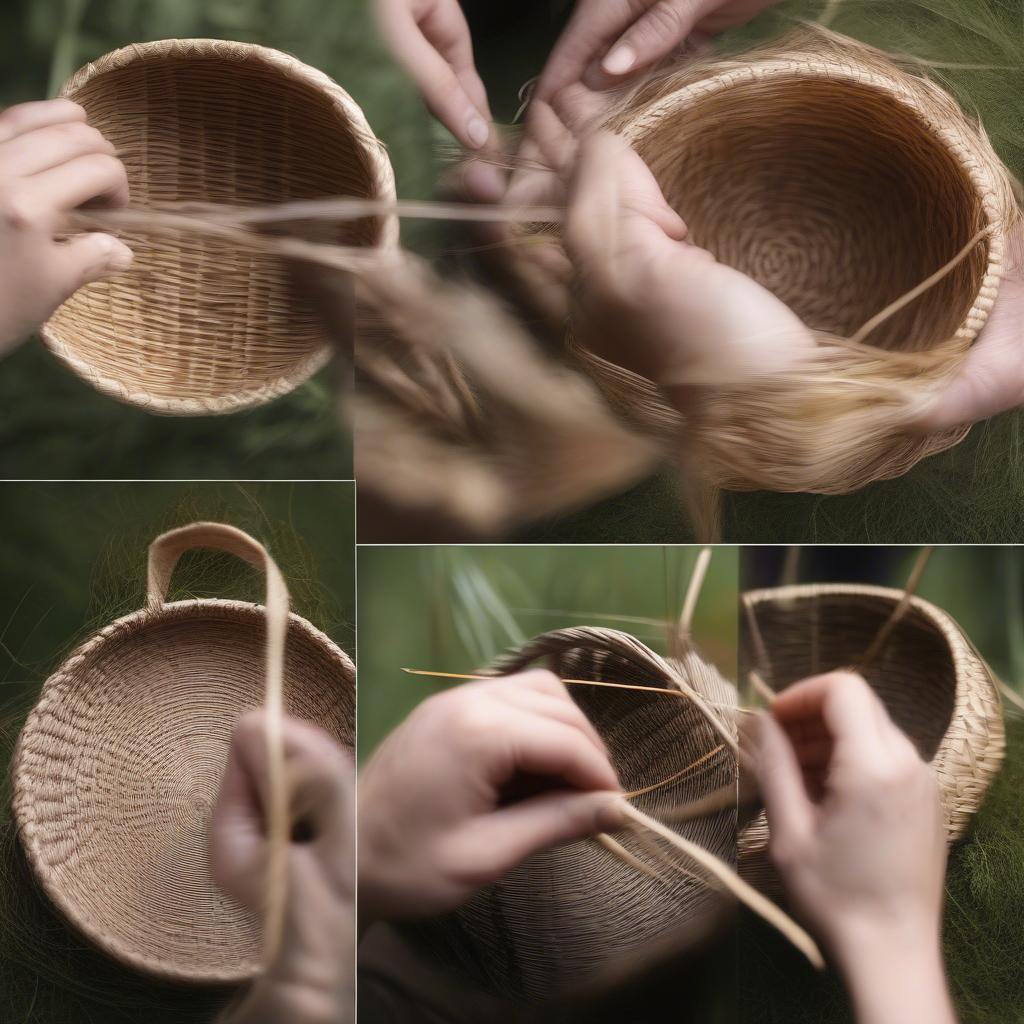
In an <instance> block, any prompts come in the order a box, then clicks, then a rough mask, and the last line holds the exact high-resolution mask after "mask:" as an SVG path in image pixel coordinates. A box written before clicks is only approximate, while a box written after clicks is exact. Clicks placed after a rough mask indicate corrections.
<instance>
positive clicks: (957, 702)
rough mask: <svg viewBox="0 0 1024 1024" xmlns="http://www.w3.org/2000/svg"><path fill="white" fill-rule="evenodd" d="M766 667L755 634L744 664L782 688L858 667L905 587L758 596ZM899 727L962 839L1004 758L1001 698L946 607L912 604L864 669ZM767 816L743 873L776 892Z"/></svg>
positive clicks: (756, 829)
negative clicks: (929, 772) (931, 775)
mask: <svg viewBox="0 0 1024 1024" xmlns="http://www.w3.org/2000/svg"><path fill="white" fill-rule="evenodd" d="M747 596H748V598H749V600H750V602H751V603H752V606H753V611H754V614H755V616H756V621H757V626H758V628H759V632H760V634H761V636H762V637H763V639H764V644H765V647H766V649H767V653H768V659H767V661H768V663H767V664H764V665H758V664H757V660H756V655H755V653H754V647H753V645H752V644H751V642H750V641H751V636H750V632H749V629H747V627H746V624H745V623H744V628H745V629H747V632H746V633H745V636H744V654H745V657H746V660H747V661H748V665H747V668H757V669H758V671H760V672H761V674H762V676H763V677H764V679H765V681H766V682H767V683H768V684H769V685H770V686H771V687H772V689H774V690H776V691H778V690H782V689H784V688H785V687H786V686H788V685H789V684H791V683H794V682H796V681H798V680H800V679H804V678H806V677H808V676H812V675H818V674H820V673H822V672H828V671H831V670H833V669H838V668H851V667H857V666H859V665H860V664H861V660H862V659H863V657H864V654H865V652H867V650H868V648H869V646H870V645H871V643H872V641H873V640H874V639H875V637H876V635H877V634H878V632H879V630H880V629H881V628H882V626H883V624H884V623H885V622H886V620H887V619H888V618H889V616H890V615H891V614H892V612H893V609H894V608H895V607H896V605H897V604H898V603H899V601H900V599H901V598H902V597H903V591H902V590H889V589H887V588H884V587H874V586H861V585H856V586H855V585H847V584H805V585H799V586H789V587H779V588H776V589H772V590H757V591H752V592H750V593H749V594H748V595H747ZM858 671H861V672H862V673H863V674H864V676H865V678H866V679H867V681H868V682H869V683H870V684H871V686H872V687H873V688H874V689H875V691H876V692H877V693H878V694H879V696H880V697H881V698H882V700H883V701H884V702H885V705H886V707H887V708H888V711H889V714H890V715H891V716H892V718H893V720H894V721H895V723H896V724H897V725H898V726H899V727H900V728H901V729H902V730H903V731H904V732H905V733H906V734H907V735H908V736H909V737H910V738H911V739H912V740H913V742H914V744H915V745H916V746H917V749H918V751H919V752H920V754H921V756H922V757H923V758H925V759H926V760H927V761H929V762H930V763H931V765H932V766H933V768H934V769H935V772H936V775H937V776H938V780H939V785H940V787H941V792H942V804H943V808H944V812H945V821H946V832H947V834H948V837H949V841H950V842H951V843H952V842H955V841H956V840H957V839H959V838H960V837H961V836H963V834H964V833H965V831H966V830H967V827H968V825H969V824H970V820H971V817H972V816H973V815H974V813H975V812H976V811H977V810H978V808H979V807H980V806H981V802H982V800H983V799H984V797H985V793H986V791H987V790H988V787H989V784H990V783H991V781H992V779H993V778H994V777H995V775H996V773H997V772H998V771H999V768H1000V766H1001V764H1002V761H1003V755H1004V750H1005V735H1004V729H1003V711H1002V702H1001V700H1000V697H999V693H998V691H997V689H996V683H995V680H994V678H993V675H992V672H991V670H990V669H989V668H988V666H987V665H986V664H985V662H984V660H983V659H982V658H981V656H980V655H979V654H978V652H977V651H976V649H975V648H974V646H973V645H972V644H971V642H970V640H969V639H968V638H967V637H966V636H965V635H964V633H963V631H962V630H961V628H960V627H959V626H958V625H957V623H956V622H954V621H953V619H951V618H950V617H949V615H947V614H946V613H945V612H944V611H942V610H941V609H939V608H937V607H936V606H935V605H933V604H930V603H929V602H928V601H925V600H922V599H921V598H919V597H913V598H911V599H910V603H909V606H908V608H907V610H906V612H905V613H904V615H903V616H902V617H901V618H900V619H899V620H898V621H897V623H896V625H895V626H894V627H893V629H892V632H891V633H890V634H889V636H888V639H887V640H886V641H885V643H884V644H883V646H882V648H881V650H880V651H879V652H878V654H877V655H876V656H875V657H874V658H873V659H872V660H871V661H870V662H869V663H868V664H867V665H865V666H864V667H863V668H858ZM767 841H768V825H767V822H766V820H765V817H764V813H763V812H762V813H761V814H760V816H759V817H758V818H757V819H755V821H754V822H753V823H752V824H751V825H750V826H749V827H748V828H747V829H746V830H745V831H743V832H741V834H740V866H741V873H742V874H744V875H745V876H746V877H747V878H748V880H749V881H751V882H752V883H753V884H756V885H758V886H759V887H762V888H772V887H773V882H772V879H773V872H772V869H771V865H770V864H769V862H768V859H767V853H766V845H767Z"/></svg>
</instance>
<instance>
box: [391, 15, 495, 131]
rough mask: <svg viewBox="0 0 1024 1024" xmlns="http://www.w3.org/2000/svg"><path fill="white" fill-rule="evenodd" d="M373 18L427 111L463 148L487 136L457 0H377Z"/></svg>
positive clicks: (483, 97) (485, 110) (483, 102)
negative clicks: (413, 84) (375, 18)
mask: <svg viewBox="0 0 1024 1024" xmlns="http://www.w3.org/2000/svg"><path fill="white" fill-rule="evenodd" d="M377 22H378V25H379V26H380V30H381V32H382V34H383V36H384V39H385V41H386V42H387V43H388V45H389V46H390V47H391V50H392V52H393V53H394V55H395V57H396V58H397V60H398V61H399V63H401V64H402V66H403V67H404V68H405V69H406V70H407V71H408V72H409V74H410V75H411V76H412V78H413V80H414V81H415V82H416V85H417V86H418V87H419V90H420V92H421V93H422V95H423V98H424V100H425V101H426V104H427V106H428V107H429V108H430V112H431V113H432V114H433V115H434V116H435V117H436V118H437V119H438V120H439V121H440V122H441V123H442V124H443V125H444V126H445V127H446V128H447V129H448V131H450V132H451V133H452V135H454V136H455V137H456V138H457V139H458V140H459V142H461V143H462V145H463V146H465V147H466V148H467V149H482V148H483V147H484V146H486V145H487V143H488V140H489V139H490V138H491V111H490V107H489V106H488V103H487V90H486V89H485V88H484V83H483V82H482V81H481V79H480V76H479V74H477V70H476V65H475V64H474V63H473V43H472V40H471V39H470V36H469V26H468V25H467V24H466V17H465V15H464V14H463V13H462V8H461V7H460V6H459V4H458V0H377Z"/></svg>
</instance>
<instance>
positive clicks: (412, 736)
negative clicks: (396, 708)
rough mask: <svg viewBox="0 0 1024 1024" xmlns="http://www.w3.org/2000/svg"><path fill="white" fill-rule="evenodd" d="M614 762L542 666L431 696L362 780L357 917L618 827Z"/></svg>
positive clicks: (454, 888) (442, 906)
mask: <svg viewBox="0 0 1024 1024" xmlns="http://www.w3.org/2000/svg"><path fill="white" fill-rule="evenodd" d="M612 794H614V795H615V796H616V797H617V796H618V794H619V787H618V781H617V779H616V777H615V771H614V769H613V768H612V766H611V763H610V762H609V760H608V754H607V752H606V751H605V749H604V745H603V744H602V742H601V740H600V738H599V737H598V735H597V733H596V732H595V731H594V728H593V726H592V725H591V724H590V722H589V721H588V720H587V718H586V716H585V715H584V714H583V712H582V711H581V710H580V709H579V708H578V707H577V706H576V704H575V703H574V702H573V701H572V699H571V698H570V697H569V695H568V693H567V692H566V690H565V687H564V685H563V684H562V683H561V682H560V681H559V680H558V679H557V678H556V677H555V676H554V675H552V673H550V672H546V671H542V670H535V671H530V672H525V673H523V674H521V675H517V676H509V677H507V678H503V679H496V680H494V681H493V682H492V681H486V682H476V683H467V684H465V685H463V686H460V687H458V688H457V689H454V690H448V691H446V692H444V693H441V694H438V695H436V696H434V697H430V698H429V699H427V700H425V701H424V702H423V703H422V704H420V705H419V706H418V707H417V708H416V709H415V710H414V711H413V712H412V713H411V714H410V715H409V717H408V718H407V719H406V720H405V721H404V722H403V723H402V724H401V725H399V726H398V728H397V729H395V730H394V732H392V733H391V735H390V736H388V738H387V739H386V740H385V741H384V742H383V743H382V744H381V746H380V747H379V748H378V750H377V751H376V753H375V754H374V755H373V758H372V759H371V760H370V763H369V764H368V765H367V766H366V767H365V768H364V769H363V771H362V773H361V775H360V779H359V913H360V926H361V927H365V926H366V925H367V924H369V923H372V922H373V921H374V920H380V919H391V918H415V917H426V916H430V915H433V914H440V913H445V912H447V911H449V910H453V909H455V908H456V907H458V906H459V905H460V904H462V903H464V902H465V901H466V900H467V899H468V898H469V897H470V896H472V895H473V893H474V892H475V891H476V890H477V889H479V888H481V887H482V886H485V885H489V884H490V883H492V882H495V881H497V880H498V879H499V878H501V876H502V875H504V874H505V873H506V872H508V871H510V870H511V869H512V868H514V867H515V866H516V865H517V864H519V863H520V862H521V861H522V860H524V859H525V858H526V857H528V856H529V855H530V854H532V853H534V852H536V851H537V850H541V849H543V848H546V847H549V846H554V845H556V844H559V843H565V842H569V841H570V840H573V839H580V838H583V837H584V836H589V835H594V834H597V833H599V832H604V831H607V830H610V829H615V828H619V827H621V825H622V823H623V820H624V819H623V816H622V814H621V811H619V810H618V808H617V806H616V803H617V801H616V799H614V798H610V797H612Z"/></svg>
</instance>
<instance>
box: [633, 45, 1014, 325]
mask: <svg viewBox="0 0 1024 1024" xmlns="http://www.w3.org/2000/svg"><path fill="white" fill-rule="evenodd" d="M772 78H812V79H820V80H827V81H831V82H835V81H837V80H845V81H846V82H848V83H853V84H856V85H860V86H863V87H865V88H868V89H872V90H874V91H875V92H879V93H883V94H885V95H886V96H888V97H889V98H891V99H893V100H895V101H896V102H897V103H899V104H901V105H902V106H903V107H904V108H906V109H907V110H908V111H909V112H910V113H911V114H912V115H913V116H914V117H916V118H917V119H918V121H919V122H920V123H921V124H922V126H923V127H924V128H926V129H927V130H928V131H929V132H930V133H931V134H932V135H933V136H934V137H935V138H936V139H937V140H938V141H939V142H940V143H941V145H942V146H943V147H944V148H945V149H946V151H947V153H949V155H950V156H952V157H953V159H954V160H955V161H956V163H957V164H958V166H959V167H960V168H961V170H962V171H963V172H964V174H965V175H966V177H967V179H968V180H969V181H970V183H971V185H972V187H973V190H974V194H975V196H976V198H977V199H978V201H979V202H980V204H981V207H982V209H983V211H984V213H985V218H986V222H987V225H988V226H989V227H994V226H998V225H1000V224H1002V223H1004V221H1005V219H1006V217H1007V215H1008V211H1007V210H1005V209H1004V204H1003V203H1002V202H1000V189H999V187H998V184H997V181H996V177H995V174H994V172H993V171H992V168H993V167H994V166H996V165H998V159H999V158H998V156H997V154H996V153H995V151H994V150H992V149H991V146H986V145H985V144H984V143H982V141H981V140H980V139H975V138H972V137H971V136H970V135H969V134H968V133H967V132H966V131H964V130H963V126H962V125H961V124H959V123H958V124H956V125H953V124H942V123H939V122H937V121H936V120H935V119H934V118H933V117H932V116H931V115H930V114H929V113H928V110H927V108H926V106H925V105H924V104H923V103H922V102H921V97H920V93H921V91H922V90H923V89H924V88H937V87H936V86H934V85H933V84H932V83H927V82H925V81H923V80H921V81H919V80H918V79H915V78H914V77H913V76H911V75H909V74H906V73H904V72H902V71H900V70H899V68H896V69H895V70H894V72H893V73H890V74H882V73H880V72H878V71H874V70H872V71H865V70H864V69H861V68H858V67H856V66H855V65H854V64H852V63H846V62H843V61H841V60H837V59H828V58H825V57H822V56H820V55H815V54H809V53H802V54H801V55H800V58H799V59H794V58H790V59H780V58H762V59H760V60H752V61H750V62H749V63H747V64H744V65H743V66H740V67H729V68H725V69H722V70H720V71H718V72H715V71H713V70H712V73H711V74H709V75H708V76H707V77H705V78H701V79H698V80H697V81H695V82H691V83H690V84H688V85H686V86H683V87H682V88H680V89H678V90H676V91H675V92H672V93H669V94H667V95H665V96H662V97H659V98H657V99H654V100H652V101H651V102H650V103H649V104H648V105H647V106H645V107H643V108H642V109H641V110H639V111H637V112H636V113H635V114H633V115H632V116H631V117H630V119H629V121H628V122H626V123H625V124H624V125H623V126H622V128H621V129H620V130H621V132H622V134H623V135H624V136H625V137H626V138H627V139H628V140H629V141H630V142H631V143H632V144H633V145H636V144H637V143H638V142H639V141H641V140H642V139H644V138H645V137H646V136H647V134H648V133H649V132H650V131H651V130H652V129H654V128H655V127H656V126H657V124H658V122H659V121H660V120H661V119H662V118H664V117H666V116H668V115H670V114H672V113H674V112H675V111H676V110H680V109H685V108H686V107H688V106H693V105H695V104H696V103H697V102H699V101H700V100H702V99H705V98H707V97H708V96H712V95H716V94H718V93H721V92H725V91H727V90H728V89H731V88H733V87H735V86H741V85H749V84H753V83H757V82H762V81H764V80H766V79H772ZM943 92H944V91H943ZM944 95H946V94H945V92H944ZM947 98H950V97H947ZM986 243H987V266H986V271H985V275H984V277H983V278H982V280H981V282H980V283H979V286H978V292H977V294H976V295H975V297H974V301H973V303H972V305H971V309H970V310H969V311H968V312H967V313H966V314H965V316H964V319H963V322H962V323H961V326H960V327H959V329H958V330H957V332H956V337H958V338H960V339H962V340H964V341H968V342H973V341H974V340H975V339H976V338H977V336H978V335H979V334H980V333H981V330H982V328H983V327H984V326H985V324H986V323H987V321H988V317H989V313H990V312H991V310H992V307H993V306H994V305H995V300H996V297H997V295H998V292H999V286H1000V283H1001V281H1002V278H1003V273H1004V264H1005V255H1006V254H1005V249H1006V246H1005V241H1004V238H1003V236H1002V235H1001V234H1000V233H999V232H998V231H994V232H993V233H992V234H990V235H989V236H988V238H987V239H986Z"/></svg>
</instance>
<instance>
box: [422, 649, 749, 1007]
mask: <svg viewBox="0 0 1024 1024" xmlns="http://www.w3.org/2000/svg"><path fill="white" fill-rule="evenodd" d="M551 667H552V668H553V669H554V670H555V671H556V672H558V673H559V674H561V675H563V676H564V677H567V678H581V679H605V680H611V681H614V682H627V683H628V682H636V683H640V684H644V685H649V686H662V685H666V684H667V681H666V680H665V679H657V678H652V675H651V671H650V668H649V667H648V666H642V665H639V664H637V663H635V662H631V661H630V660H627V659H625V658H622V657H619V656H617V655H616V654H612V653H608V652H602V651H600V650H583V649H577V650H571V651H568V652H565V654H564V655H563V656H561V657H560V658H559V659H558V661H557V663H553V664H552V666H551ZM680 671H681V674H682V675H683V677H684V678H686V679H688V681H689V682H690V684H691V685H693V686H694V687H695V688H697V689H698V690H700V691H702V692H705V693H708V695H709V696H710V697H711V698H712V699H714V700H718V701H721V700H728V699H730V694H731V698H732V699H734V698H735V692H734V691H732V690H731V688H730V687H729V686H728V684H726V683H725V682H724V681H722V680H721V678H720V677H719V676H718V675H717V673H716V672H715V671H714V670H713V669H711V668H709V667H708V666H706V665H705V664H704V663H703V662H701V661H700V659H699V658H697V656H696V655H686V656H685V658H684V661H683V664H682V665H681V666H680ZM570 691H571V693H572V696H573V698H574V699H575V700H576V702H577V704H579V706H580V707H581V708H582V709H583V710H584V712H585V713H586V714H587V716H588V718H589V719H590V720H591V722H592V723H593V724H594V726H595V727H596V728H597V731H598V732H599V733H600V735H601V737H602V739H603V740H604V742H605V744H606V745H607V748H608V751H609V753H610V755H611V758H612V761H613V763H614V765H615V768H616V771H617V773H618V776H619V780H620V782H621V783H622V786H623V788H624V789H625V790H626V791H630V790H635V789H641V788H643V787H646V786H649V785H651V784H653V783H657V782H661V781H662V780H664V779H667V778H669V777H670V776H672V775H674V774H675V773H677V772H679V771H680V769H683V768H686V767H687V766H688V765H691V764H692V763H693V762H695V761H698V760H699V759H702V758H706V760H704V761H703V763H702V764H701V765H699V766H698V767H697V768H695V769H693V770H691V771H688V772H687V773H686V774H685V775H684V776H683V777H682V778H680V780H678V781H676V782H673V783H672V784H670V785H667V786H664V787H661V788H659V789H658V790H656V791H654V792H652V793H649V794H646V795H643V796H639V797H637V798H636V799H635V800H634V801H633V802H634V803H635V805H636V806H637V807H639V808H640V809H642V810H644V811H646V812H648V813H650V814H653V815H655V816H657V815H658V814H659V811H662V810H665V809H666V808H672V807H675V806H678V805H679V804H682V803H685V802H688V801H690V800H693V799H696V798H697V797H699V796H702V795H706V794H707V793H708V792H710V791H712V790H714V789H717V788H719V787H720V786H723V785H727V784H731V783H732V782H733V781H734V780H735V773H736V765H735V760H734V758H733V756H732V754H731V752H730V751H728V750H718V751H717V753H712V751H714V750H715V748H717V747H719V746H720V744H721V740H720V738H719V737H718V736H717V734H716V733H715V732H714V731H713V729H712V728H711V727H710V726H709V725H708V723H707V721H706V719H705V718H704V717H703V715H702V714H701V713H700V712H698V711H696V710H695V708H694V706H693V704H692V703H691V702H690V701H688V700H681V699H672V698H665V697H659V696H656V695H647V694H643V693H636V692H633V693H625V692H623V691H614V690H607V689H598V688H596V687H595V688H591V689H588V688H587V687H585V686H574V687H570ZM709 755H710V756H709ZM673 827H676V828H677V830H678V831H679V833H680V834H681V835H684V836H686V837H687V838H690V839H692V840H693V841H695V842H697V843H700V844H701V845H702V846H704V847H705V848H706V849H710V850H711V851H713V852H714V853H716V854H717V855H718V856H719V857H721V858H722V859H724V860H726V861H728V862H730V863H735V859H736V834H735V832H736V815H735V812H734V811H733V810H731V809H730V810H729V811H726V812H723V813H720V814H716V815H712V816H709V817H704V818H701V819H698V820H696V821H692V822H688V823H686V824H683V825H679V826H673ZM615 838H616V839H617V840H618V841H620V842H621V843H622V845H623V846H625V847H626V849H627V850H629V851H630V852H631V853H633V854H634V855H635V856H637V857H638V858H639V859H640V860H641V861H643V862H644V863H646V864H649V865H656V864H657V861H656V859H655V858H654V857H653V856H652V854H651V852H650V850H649V848H648V847H646V846H644V845H641V844H640V843H639V842H638V840H637V839H636V838H635V837H634V836H633V835H632V834H630V833H628V832H624V833H620V834H618V835H617V836H616V837H615ZM670 856H671V854H670ZM661 873H662V876H663V877H662V879H661V880H656V879H653V878H651V877H650V876H649V875H647V874H644V873H642V872H640V871H638V870H637V869H636V868H635V867H631V866H629V865H627V864H624V863H623V862H622V861H621V860H619V859H618V858H616V857H615V856H614V855H613V854H611V853H610V852H609V851H607V850H606V849H604V848H603V847H601V846H599V845H598V844H597V843H596V842H593V841H584V842H574V843H570V844H567V845H564V846H561V847H558V848H555V849H551V850H548V851H545V852H543V853H539V854H536V855H534V856H533V857H531V858H529V859H528V860H527V861H526V862H525V863H523V864H522V865H521V866H520V867H518V868H517V869H515V870H514V871H512V872H511V873H510V874H508V875H506V876H505V877H504V878H503V879H502V880H501V882H499V883H498V884H496V885H493V886H490V887H489V888H487V889H485V890H483V891H482V892H481V893H480V894H479V895H477V896H476V897H474V898H473V899H472V900H471V901H470V902H469V903H468V904H466V905H465V906H464V907H463V908H461V909H460V910H459V911H458V912H457V913H455V914H453V915H450V916H448V917H446V918H444V919H442V920H441V921H439V922H437V923H436V924H433V925H431V926H427V927H423V928H418V929H416V933H415V936H414V938H415V939H416V940H418V941H420V942H426V943H427V944H428V946H429V949H430V951H431V953H432V955H433V956H434V957H437V956H440V957H441V958H442V959H444V960H447V961H448V962H450V963H453V964H455V965H456V966H458V967H459V968H460V969H461V971H462V972H463V973H464V974H469V975H470V976H471V977H472V979H473V981H474V982H476V983H477V984H478V985H481V986H482V987H484V988H485V989H487V990H488V991H491V992H497V993H499V994H501V995H503V996H505V997H508V998H511V999H513V1000H515V1001H517V1002H537V1001H541V1000H544V999H547V998H551V997H553V996H556V995H558V994H562V993H565V992H570V991H574V990H579V989H581V988H585V987H588V986H591V985H593V984H604V983H608V982H610V981H613V980H616V979H619V978H622V977H625V976H628V975H629V974H630V973H632V972H633V971H634V970H635V969H638V968H640V967H642V966H643V965H645V964H646V963H648V962H649V961H651V960H653V959H656V958H658V957H659V956H665V955H671V954H674V953H678V952H679V951H680V950H681V949H685V948H686V946H687V944H688V943H690V942H693V941H696V940H697V939H700V938H704V937H706V934H707V933H708V931H710V930H712V929H713V928H714V927H715V925H716V924H717V923H718V922H719V920H720V915H721V912H722V902H721V898H720V897H719V896H718V895H716V894H715V893H714V892H713V891H712V890H711V889H709V887H708V886H707V885H705V884H702V883H699V882H697V881H695V880H694V879H692V878H690V877H687V876H686V875H683V874H681V873H677V872H674V871H672V870H671V869H668V870H662V872H661Z"/></svg>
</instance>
